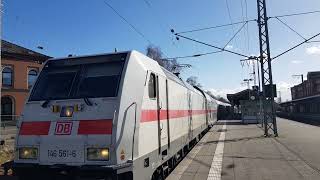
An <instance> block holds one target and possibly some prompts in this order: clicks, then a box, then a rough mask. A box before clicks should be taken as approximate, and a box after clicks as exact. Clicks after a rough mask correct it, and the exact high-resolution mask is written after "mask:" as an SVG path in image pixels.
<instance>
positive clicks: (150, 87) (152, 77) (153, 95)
mask: <svg viewBox="0 0 320 180" xmlns="http://www.w3.org/2000/svg"><path fill="white" fill-rule="evenodd" d="M148 90H149V98H152V99H153V98H156V97H157V91H156V76H155V75H154V74H153V73H151V74H150V78H149V83H148Z"/></svg>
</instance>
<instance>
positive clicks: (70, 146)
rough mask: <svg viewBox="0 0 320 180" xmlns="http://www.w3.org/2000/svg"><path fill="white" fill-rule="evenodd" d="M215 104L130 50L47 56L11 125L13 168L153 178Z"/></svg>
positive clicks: (27, 172)
mask: <svg viewBox="0 0 320 180" xmlns="http://www.w3.org/2000/svg"><path fill="white" fill-rule="evenodd" d="M216 112H217V104H216V102H215V100H213V99H212V98H210V96H208V95H206V94H205V93H204V92H203V91H201V90H200V89H198V88H197V89H195V88H193V87H191V86H190V85H187V84H186V83H184V82H183V81H182V80H181V79H179V78H178V77H176V76H175V75H173V74H171V73H170V72H168V71H166V70H165V69H163V68H161V67H160V66H159V64H158V63H157V62H156V61H154V60H152V59H150V58H148V57H146V56H145V55H143V54H141V53H139V52H137V51H130V52H122V53H114V54H103V55H94V56H83V57H70V58H63V59H51V60H48V61H47V62H46V64H45V65H44V67H43V69H42V71H41V73H40V75H39V77H38V79H37V81H36V83H35V85H34V87H33V89H32V91H31V93H30V96H29V98H28V100H27V102H26V105H25V108H24V111H23V114H22V116H21V120H20V122H19V125H18V126H19V132H18V136H17V139H16V158H15V160H14V171H15V173H16V174H17V175H18V176H19V177H21V179H23V178H26V179H28V178H36V176H39V177H40V178H41V177H45V178H46V179H48V178H49V179H50V178H54V177H55V176H57V175H61V176H65V177H71V176H77V177H95V178H99V179H102V178H115V179H117V178H118V179H138V180H143V179H161V178H163V177H164V175H165V174H166V173H168V171H169V170H170V168H172V167H173V166H174V165H175V164H176V162H177V161H179V160H180V159H181V158H182V157H183V156H184V154H185V153H186V152H187V151H188V149H189V148H190V146H191V145H193V144H194V143H195V142H196V141H197V140H198V139H199V138H200V137H201V136H202V135H203V134H204V132H205V131H206V130H207V129H208V126H210V125H212V124H213V123H214V122H215V121H216V119H217V114H216ZM49 173H52V174H53V175H52V176H48V174H49Z"/></svg>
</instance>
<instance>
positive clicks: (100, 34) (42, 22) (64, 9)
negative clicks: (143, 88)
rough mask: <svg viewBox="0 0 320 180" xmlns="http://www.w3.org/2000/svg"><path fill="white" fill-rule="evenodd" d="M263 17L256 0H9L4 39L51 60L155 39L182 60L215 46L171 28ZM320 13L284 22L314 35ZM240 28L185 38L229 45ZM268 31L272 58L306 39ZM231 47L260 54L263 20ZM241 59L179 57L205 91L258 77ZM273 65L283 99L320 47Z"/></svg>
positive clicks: (316, 63) (270, 0) (286, 8)
mask: <svg viewBox="0 0 320 180" xmlns="http://www.w3.org/2000/svg"><path fill="white" fill-rule="evenodd" d="M266 1H267V7H268V10H267V13H268V16H276V15H283V14H291V13H300V12H307V11H315V10H320V1H319V0H303V1H301V0H281V1H279V0H266ZM107 4H109V5H111V6H112V7H113V8H114V9H115V10H116V11H117V12H118V13H119V14H120V15H121V16H122V17H124V18H125V19H126V21H127V22H128V23H130V24H131V25H133V26H134V27H135V28H136V29H137V31H138V32H137V31H135V30H134V29H133V28H132V27H131V26H130V25H129V24H128V23H127V22H125V21H124V20H123V19H121V18H120V17H119V16H118V15H117V14H116V13H115V12H114V11H113V10H112V9H111V8H110V7H109V6H108V5H107ZM227 4H228V6H227ZM228 9H229V12H230V14H229V13H228ZM256 18H257V7H256V0H201V1H200V0H197V1H196V0H105V1H103V0H94V1H93V0H91V1H89V0H68V1H62V0H55V1H43V0H28V1H22V0H2V31H1V33H2V34H1V36H2V38H3V39H5V40H7V41H10V42H13V43H16V44H18V45H21V46H23V47H26V48H29V49H32V50H35V51H38V52H40V53H44V54H47V55H49V56H52V57H65V56H67V55H69V54H74V55H89V54H97V53H106V52H113V51H114V49H115V48H116V49H117V50H118V51H126V50H132V49H134V50H138V51H140V52H142V53H145V49H146V47H147V46H148V45H150V44H152V45H155V46H158V47H160V48H161V50H162V51H163V54H164V56H165V57H177V56H186V55H193V54H199V53H207V52H212V51H215V50H216V49H214V48H211V47H207V46H204V45H201V44H198V43H194V42H192V41H189V40H185V39H182V38H180V40H176V39H175V37H174V36H173V35H172V33H171V32H170V30H171V29H174V30H175V32H181V31H188V30H192V29H197V28H205V27H210V26H215V25H221V24H228V23H231V22H237V21H242V20H247V19H249V20H251V19H256ZM319 18H320V13H316V14H309V15H303V16H293V17H286V18H281V20H282V21H284V22H285V23H287V24H289V25H290V26H291V27H292V28H294V29H295V30H296V31H297V32H299V33H300V34H301V35H302V36H303V37H305V38H308V37H311V36H313V35H315V34H317V33H319V32H320V24H319V23H318V21H319ZM241 26H242V24H239V25H234V26H229V27H223V28H217V29H211V30H205V31H199V32H194V33H186V34H184V35H185V36H188V37H191V38H195V39H197V40H200V41H204V42H207V43H210V44H213V45H216V46H219V47H223V46H225V45H226V43H227V42H228V41H229V40H230V38H231V37H232V36H233V35H234V33H235V32H236V31H237V30H238V29H239V28H240V27H241ZM269 34H270V47H271V56H272V57H273V56H275V55H277V54H279V53H281V52H283V51H285V50H286V49H288V48H290V47H292V46H294V45H296V44H297V43H299V42H301V41H303V39H302V38H301V37H299V36H298V35H297V34H295V33H294V32H293V31H291V30H290V29H289V28H287V27H286V26H284V25H283V24H281V23H280V22H279V21H278V20H277V19H275V18H273V19H270V20H269ZM315 40H320V38H318V39H315ZM38 46H42V47H44V49H43V50H40V49H37V47H38ZM226 48H227V49H229V50H232V51H236V52H240V53H243V54H246V55H257V54H259V48H258V29H257V23H256V22H249V23H248V25H246V26H245V28H244V29H242V31H240V33H239V34H238V35H237V36H236V38H235V39H234V40H232V41H231V42H230V43H229V44H228V46H226ZM241 59H243V57H240V56H237V55H233V54H229V53H225V52H224V53H217V54H211V55H207V56H201V57H197V58H186V59H178V61H179V62H180V63H183V64H191V65H192V68H189V69H184V70H183V72H182V77H183V78H184V79H186V78H188V77H189V76H197V77H198V80H199V82H200V83H201V84H202V85H203V87H204V88H205V89H208V90H211V91H213V93H215V94H216V95H221V96H225V94H226V93H235V92H237V91H240V90H242V89H245V88H246V87H247V85H246V84H244V83H243V79H246V78H251V76H250V74H249V73H251V72H252V64H247V63H244V64H241V63H240V60H241ZM272 69H273V78H274V82H275V83H276V84H277V87H278V91H281V98H282V101H286V100H290V99H291V97H290V87H291V86H293V85H296V84H298V83H299V82H300V81H301V80H300V79H299V78H293V77H292V75H294V74H304V75H305V77H306V75H307V72H309V71H319V70H320V44H319V43H308V44H305V45H303V46H301V47H299V48H297V49H295V50H294V51H291V52H290V53H288V54H286V55H283V56H281V57H279V58H278V59H275V60H274V61H273V62H272ZM305 79H306V78H305ZM250 85H253V82H252V83H251V84H250Z"/></svg>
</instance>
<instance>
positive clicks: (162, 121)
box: [156, 76, 169, 156]
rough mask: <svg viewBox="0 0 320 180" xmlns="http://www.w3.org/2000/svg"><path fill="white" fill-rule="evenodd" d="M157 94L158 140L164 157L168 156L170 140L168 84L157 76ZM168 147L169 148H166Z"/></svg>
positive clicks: (163, 78)
mask: <svg viewBox="0 0 320 180" xmlns="http://www.w3.org/2000/svg"><path fill="white" fill-rule="evenodd" d="M156 82H157V92H158V99H157V102H158V138H159V154H160V153H161V154H162V155H163V156H166V155H167V154H168V150H167V148H168V146H169V144H168V139H169V136H168V134H169V128H168V126H169V112H168V99H169V98H168V97H167V95H168V89H167V88H168V83H167V80H166V78H165V77H163V76H157V81H156ZM166 145H167V146H166Z"/></svg>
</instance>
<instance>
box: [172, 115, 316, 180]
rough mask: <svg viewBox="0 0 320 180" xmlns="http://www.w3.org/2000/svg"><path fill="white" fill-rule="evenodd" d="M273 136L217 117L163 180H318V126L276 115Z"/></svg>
mask: <svg viewBox="0 0 320 180" xmlns="http://www.w3.org/2000/svg"><path fill="white" fill-rule="evenodd" d="M277 122H278V123H277V124H278V132H279V137H267V138H266V137H264V136H263V130H262V129H260V128H259V127H258V126H257V125H255V124H250V125H245V124H241V122H240V121H230V120H228V121H218V122H217V124H216V125H215V126H213V127H212V128H211V129H210V131H209V132H208V133H207V134H206V135H205V136H204V137H203V138H202V139H201V140H200V141H199V142H198V144H197V145H196V146H195V147H194V148H193V149H192V150H191V151H190V152H189V153H188V154H187V156H186V157H185V158H184V159H183V160H182V161H181V162H180V163H179V165H178V166H177V167H176V168H175V169H174V170H173V171H172V172H171V174H170V175H169V176H168V177H167V179H168V180H207V179H208V180H220V179H222V180H266V179H270V180H282V179H283V180H287V179H288V180H301V179H314V180H319V179H320V151H319V150H320V127H317V126H312V125H308V124H303V123H299V122H295V121H291V120H287V119H282V118H277Z"/></svg>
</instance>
